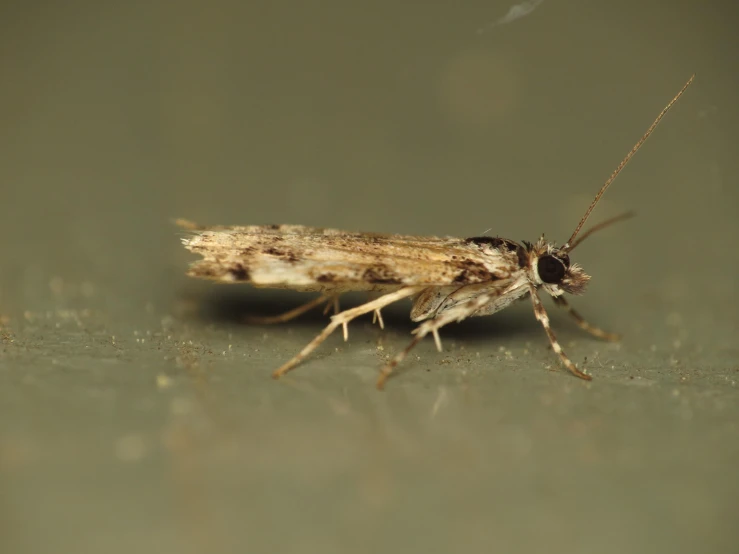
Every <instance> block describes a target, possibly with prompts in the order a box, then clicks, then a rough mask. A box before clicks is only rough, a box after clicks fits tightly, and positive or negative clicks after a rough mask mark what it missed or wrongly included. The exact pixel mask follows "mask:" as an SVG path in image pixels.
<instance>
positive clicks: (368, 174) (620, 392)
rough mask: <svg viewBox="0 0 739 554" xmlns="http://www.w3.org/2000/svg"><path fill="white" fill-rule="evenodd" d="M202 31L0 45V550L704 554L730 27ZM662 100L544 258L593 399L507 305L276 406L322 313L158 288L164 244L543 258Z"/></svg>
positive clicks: (47, 12)
mask: <svg viewBox="0 0 739 554" xmlns="http://www.w3.org/2000/svg"><path fill="white" fill-rule="evenodd" d="M200 4H201V3H197V2H193V3H184V2H183V3H180V4H179V8H178V9H176V10H175V9H173V8H172V7H168V6H165V5H157V4H148V3H141V4H136V3H119V5H118V6H106V5H104V4H100V3H93V2H90V3H88V4H85V3H83V2H65V3H55V4H54V3H48V5H47V6H46V7H38V6H36V7H33V8H32V7H31V5H30V4H25V5H24V4H20V3H17V5H10V4H5V5H4V7H3V13H2V14H1V15H0V21H2V23H1V26H2V29H1V30H0V48H1V50H0V52H1V53H2V55H1V56H0V75H2V86H0V106H1V109H2V118H1V121H2V124H1V125H0V191H1V192H2V195H1V196H0V198H1V202H0V236H2V263H1V264H0V314H1V315H2V340H3V342H2V350H0V525H2V528H1V529H0V541H2V543H1V545H0V550H2V552H3V553H5V552H8V553H10V552H13V553H15V552H75V553H79V552H110V553H116V552H131V551H135V552H158V553H164V552H236V551H254V552H270V551H271V552H286V551H296V552H297V551H300V552H321V553H331V552H377V551H391V552H392V551H395V552H421V551H426V552H442V551H446V552H450V551H454V552H475V551H478V552H513V551H535V552H543V551H548V552H568V553H577V552H698V551H700V552H736V548H737V546H736V545H737V542H738V539H739V531H737V519H738V517H737V513H739V501H738V500H737V498H739V484H738V483H737V472H736V468H737V463H738V462H739V430H738V428H737V421H739V409H738V403H737V401H738V400H739V395H738V393H737V380H739V363H738V362H737V353H738V349H737V343H736V339H737V321H738V319H737V315H736V314H737V310H736V307H737V290H736V274H737V271H738V270H739V266H738V264H737V254H736V252H737V250H736V239H737V237H738V236H739V233H738V231H739V224H737V219H736V208H737V202H738V201H739V194H738V193H737V185H736V182H737V175H738V174H739V162H738V161H737V160H738V158H737V156H736V151H737V131H736V129H737V128H739V117H738V114H739V112H738V111H737V106H736V98H737V96H738V94H737V93H738V92H739V91H738V88H739V87H737V73H736V54H735V52H736V51H739V40H738V39H737V35H736V31H735V30H736V21H737V14H736V11H737V10H736V8H733V7H728V6H731V3H729V2H719V1H713V2H698V1H697V0H696V1H687V0H686V1H684V2H666V1H665V2H651V3H643V2H636V1H622V2H619V3H613V2H596V3H593V2H587V1H585V0H579V1H575V2H554V1H552V2H543V3H541V4H540V5H539V6H538V7H537V8H536V10H534V11H533V12H532V13H531V14H529V15H528V16H526V17H523V18H521V19H518V20H516V21H514V22H512V23H511V24H508V25H501V26H497V27H494V28H492V29H491V30H489V31H488V32H487V33H485V34H482V35H478V34H476V33H475V30H476V29H477V28H479V27H482V26H484V25H485V24H486V23H487V22H490V21H493V20H495V19H496V18H498V17H501V16H503V15H504V14H505V13H506V11H507V10H508V8H509V7H510V6H509V4H507V3H490V2H467V3H462V4H453V3H445V2H436V3H434V4H428V3H425V4H419V5H418V6H411V3H405V5H403V3H398V2H384V1H383V2H374V3H372V4H371V6H373V7H363V8H356V7H350V5H355V4H356V3H347V2H339V1H336V2H331V3H328V2H327V3H322V4H321V6H320V7H318V6H316V5H310V6H309V4H310V3H299V2H286V3H280V4H278V3H273V4H267V3H266V2H265V3H263V4H264V5H271V6H272V7H269V8H267V7H259V8H257V7H253V8H243V7H237V6H238V3H234V5H229V4H226V3H222V2H221V3H219V2H215V3H211V4H209V7H205V4H203V5H200ZM368 5H369V4H368ZM421 6H422V7H421ZM693 72H696V73H697V78H696V82H695V84H694V85H693V87H692V88H691V89H690V90H689V91H688V93H687V94H686V96H685V97H684V98H683V100H682V101H681V102H680V103H679V104H678V105H677V106H676V108H675V110H674V112H672V113H670V114H669V116H668V118H667V119H666V120H665V121H664V123H663V125H662V126H661V127H660V128H659V129H658V131H657V132H656V133H655V135H654V136H653V137H652V139H650V141H649V142H648V144H647V145H646V146H645V148H644V150H643V151H642V152H640V153H639V155H638V156H637V157H636V159H635V160H634V161H633V163H632V164H631V165H630V166H629V167H628V169H627V170H626V171H625V172H624V174H623V175H622V176H621V177H620V178H619V180H618V181H617V183H616V185H615V186H614V188H613V189H612V190H611V191H609V193H608V195H607V196H606V198H605V200H604V201H603V203H602V205H601V206H600V207H599V209H598V210H597V212H596V214H595V216H594V221H598V220H601V219H603V218H605V217H607V216H609V215H614V214H616V213H618V212H620V211H623V210H624V209H629V208H635V209H636V210H637V211H638V216H639V217H637V218H636V219H634V220H632V221H630V222H628V223H624V224H621V225H619V226H618V227H615V228H613V229H611V230H609V231H606V232H603V233H602V234H600V235H599V236H597V237H595V238H593V239H591V240H589V241H588V242H587V243H586V244H584V245H583V246H582V247H581V248H580V249H578V251H577V252H576V254H577V255H576V256H575V259H576V260H577V261H579V262H580V263H582V264H583V265H584V267H585V268H586V270H587V271H588V272H589V273H591V274H592V275H593V281H592V286H591V287H590V290H589V293H588V294H587V295H586V296H585V297H584V298H579V299H575V300H574V304H575V305H576V306H577V307H578V308H579V309H580V310H581V311H582V312H583V313H584V314H585V315H586V316H587V317H588V318H589V319H591V320H592V321H594V322H595V323H598V324H601V325H602V326H604V327H606V328H608V329H613V330H618V331H620V332H623V334H624V336H625V339H624V341H623V342H622V344H620V345H609V344H604V343H601V342H598V341H596V340H593V339H591V338H590V337H588V336H586V335H584V334H582V333H581V332H579V331H578V330H577V329H576V328H575V327H574V326H573V325H572V324H571V322H570V321H568V320H567V319H566V318H565V317H563V314H559V313H555V312H554V308H553V307H550V308H549V309H550V313H552V314H553V315H552V317H553V322H554V326H555V328H556V329H557V330H558V332H559V334H560V337H561V338H562V341H563V344H564V345H565V347H566V350H567V351H568V352H569V353H570V355H571V356H572V357H573V358H574V359H575V360H576V361H578V362H581V361H582V360H583V358H585V357H587V359H588V365H589V367H590V369H591V371H592V373H593V374H594V375H595V380H594V381H593V382H592V383H591V384H588V383H584V382H581V381H578V380H577V379H574V378H572V377H571V376H569V375H568V374H566V373H565V372H564V371H563V370H562V369H561V368H559V367H558V366H557V364H556V360H555V359H554V357H553V354H552V352H551V350H549V349H548V348H547V344H546V339H545V337H544V334H543V332H542V331H541V329H540V328H539V327H538V325H537V323H536V322H535V321H534V319H533V316H532V314H531V310H530V306H529V305H528V304H525V303H522V304H520V305H518V306H516V307H513V308H511V309H509V310H506V311H505V312H504V313H502V314H498V315H496V316H494V317H491V318H485V319H480V320H478V321H474V322H467V323H465V324H462V325H458V326H454V328H449V329H448V330H445V332H444V333H443V337H445V346H446V348H447V350H446V352H445V353H443V354H438V353H436V352H435V350H434V348H433V344H431V342H432V341H427V342H426V343H424V344H422V345H421V346H420V347H419V348H418V349H417V351H416V352H415V355H414V356H411V359H409V360H408V363H406V364H405V365H404V366H403V370H402V372H401V373H400V374H399V375H398V377H397V378H395V379H393V380H392V381H391V382H390V383H389V386H388V390H387V391H386V392H385V393H378V392H376V391H375V390H374V388H373V386H372V383H373V381H374V379H375V377H376V370H377V368H378V367H379V365H380V364H381V362H382V358H383V356H385V355H387V354H389V353H392V352H395V351H397V349H399V348H401V347H402V346H403V345H404V344H405V343H406V341H407V340H408V338H409V335H408V333H409V331H410V330H411V329H412V327H411V325H410V323H409V322H408V321H407V313H408V306H407V305H403V306H398V307H397V308H396V310H395V311H392V310H391V311H390V312H389V313H388V315H387V316H386V323H387V324H388V329H387V330H386V331H385V332H384V333H381V332H379V330H378V329H377V328H375V327H372V326H371V325H370V323H369V321H365V320H363V321H360V322H358V323H357V324H355V325H352V327H351V337H350V342H349V343H347V344H344V343H342V342H341V339H340V337H338V336H337V337H333V338H332V339H331V340H330V341H329V342H328V343H327V344H326V345H325V347H324V348H322V349H321V350H320V351H319V352H317V354H316V355H315V356H314V357H313V358H312V359H311V360H310V361H309V363H306V364H305V365H304V366H302V367H300V368H299V369H298V370H297V371H296V372H294V373H293V374H291V376H290V378H289V379H285V380H284V381H282V382H274V381H272V380H271V379H270V378H269V372H270V370H272V369H273V368H274V367H276V366H277V365H278V364H279V363H281V362H282V361H284V360H286V359H287V358H288V357H289V356H291V355H292V354H293V353H294V352H295V351H296V350H297V349H299V348H300V347H301V346H302V345H303V344H304V343H305V342H306V341H307V340H309V339H310V338H311V337H312V336H313V335H314V334H315V333H316V332H317V331H318V330H319V329H320V328H321V325H322V321H323V320H322V318H321V317H320V314H316V315H315V316H312V317H307V318H305V319H302V320H300V321H297V322H295V323H294V324H289V325H285V326H280V327H270V328H266V327H251V326H247V325H243V324H239V323H238V316H239V315H240V314H243V313H249V312H253V313H274V312H277V311H279V309H281V308H287V307H290V306H293V305H295V304H296V303H297V302H299V301H301V300H303V299H304V297H300V296H298V295H293V294H289V293H288V294H281V293H268V292H267V293H260V292H259V291H254V290H249V289H247V288H226V287H213V286H210V285H208V284H207V283H193V282H188V281H187V280H186V279H185V278H184V277H183V272H184V269H185V267H186V264H187V261H188V260H189V259H191V258H190V257H189V256H188V255H187V253H186V252H184V251H183V250H182V249H181V247H180V245H179V242H178V231H177V230H175V229H174V228H173V227H172V226H171V225H170V223H169V218H171V217H187V218H191V219H195V220H197V221H202V222H204V223H276V222H294V223H304V224H309V225H329V226H335V227H346V228H350V229H362V230H372V231H383V232H402V233H425V234H448V235H459V236H469V235H479V234H481V233H482V232H484V231H485V230H486V229H488V228H490V229H491V233H492V234H500V235H503V236H508V237H510V238H513V239H529V240H533V239H536V238H537V237H538V235H539V234H540V233H541V232H542V231H546V232H547V234H548V236H550V237H554V238H557V239H558V240H560V241H563V240H565V239H566V237H567V235H568V234H569V233H570V232H571V230H572V228H573V226H574V225H575V223H576V220H577V218H578V217H579V216H580V215H581V213H582V212H583V210H584V209H585V207H586V205H587V204H588V202H589V201H590V198H591V197H592V195H593V194H594V193H595V192H596V190H597V188H598V186H599V185H600V183H601V182H602V181H603V179H604V178H605V177H606V176H607V175H608V174H609V173H610V171H611V170H612V169H613V168H614V167H615V165H616V164H617V163H618V161H619V160H620V159H621V157H622V156H623V155H624V154H625V152H626V151H627V150H628V149H629V148H630V147H631V145H632V144H633V142H634V141H635V140H636V138H638V136H640V134H641V133H642V132H643V130H644V129H645V128H646V127H647V125H648V124H649V122H651V121H652V119H653V118H654V116H655V115H656V114H657V113H658V112H659V110H660V109H661V108H662V106H663V105H664V104H665V103H666V102H667V101H668V100H669V99H670V98H671V97H672V95H673V94H674V93H675V92H676V91H677V90H678V89H679V88H680V86H681V85H682V84H683V83H684V82H685V80H686V79H687V78H688V77H689V75H690V74H691V73H693ZM355 300H356V299H355ZM547 306H551V303H550V302H547ZM378 346H381V347H382V350H380V349H379V348H378ZM548 369H549V370H548Z"/></svg>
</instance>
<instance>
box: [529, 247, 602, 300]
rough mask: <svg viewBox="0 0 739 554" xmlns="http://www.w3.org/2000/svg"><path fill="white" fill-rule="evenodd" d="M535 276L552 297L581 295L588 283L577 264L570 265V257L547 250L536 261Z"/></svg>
mask: <svg viewBox="0 0 739 554" xmlns="http://www.w3.org/2000/svg"><path fill="white" fill-rule="evenodd" d="M536 275H537V277H538V278H539V280H540V281H541V282H542V284H543V286H544V287H545V288H546V289H547V290H548V291H549V293H550V294H551V295H552V296H560V295H561V294H562V292H568V293H570V294H582V293H583V292H585V287H586V286H587V284H588V281H590V275H588V274H586V273H585V272H584V271H583V270H582V268H581V267H580V266H579V265H577V264H571V263H570V257H569V256H568V255H567V253H566V252H564V251H562V250H554V249H551V250H549V249H547V251H546V252H544V253H542V255H540V256H539V257H538V258H537V259H536Z"/></svg>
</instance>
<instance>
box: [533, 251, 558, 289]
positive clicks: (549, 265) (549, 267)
mask: <svg viewBox="0 0 739 554" xmlns="http://www.w3.org/2000/svg"><path fill="white" fill-rule="evenodd" d="M536 270H537V271H538V272H539V278H540V279H541V280H542V281H544V282H545V283H550V284H552V283H559V282H560V281H561V280H562V277H564V276H565V264H564V263H562V261H561V260H559V259H557V258H555V257H554V256H542V257H541V258H539V261H538V262H537V263H536Z"/></svg>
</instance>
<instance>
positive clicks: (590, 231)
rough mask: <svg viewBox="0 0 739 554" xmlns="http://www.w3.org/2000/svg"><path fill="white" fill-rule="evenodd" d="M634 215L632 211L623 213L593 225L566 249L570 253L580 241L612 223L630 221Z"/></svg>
mask: <svg viewBox="0 0 739 554" xmlns="http://www.w3.org/2000/svg"><path fill="white" fill-rule="evenodd" d="M635 215H636V214H635V213H634V212H632V211H628V212H625V213H622V214H620V215H617V216H614V217H612V218H610V219H606V220H605V221H601V222H600V223H598V225H595V226H593V227H591V228H590V229H588V230H587V231H585V232H584V233H583V234H582V235H580V236H579V237H578V238H577V240H575V241H574V242H573V243H572V244H570V247H569V249H568V252H572V251H573V250H574V249H575V248H577V245H578V244H580V243H581V242H582V241H584V240H585V239H586V238H588V237H589V236H590V235H592V234H593V233H595V232H596V231H600V230H601V229H605V228H606V227H609V226H611V225H613V224H614V223H618V222H619V221H624V220H626V219H631V218H632V217H634V216H635Z"/></svg>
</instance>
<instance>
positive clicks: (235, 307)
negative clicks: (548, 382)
mask: <svg viewBox="0 0 739 554" xmlns="http://www.w3.org/2000/svg"><path fill="white" fill-rule="evenodd" d="M235 289H236V287H211V288H210V289H209V290H207V291H204V292H201V293H197V294H195V296H194V297H191V299H192V300H194V301H195V302H196V303H197V305H198V311H197V317H198V318H199V319H202V320H205V321H208V322H213V323H221V324H230V325H251V326H263V327H267V326H269V327H283V326H286V325H290V326H303V327H314V328H316V330H317V331H318V330H319V329H320V328H322V327H323V326H324V325H326V324H327V323H328V318H329V315H328V314H324V309H323V307H318V308H314V309H312V310H309V311H308V312H306V313H304V314H302V315H300V316H299V317H296V318H294V319H291V320H290V321H288V322H283V323H277V324H259V323H250V322H248V321H247V320H248V318H249V317H250V316H251V317H264V316H275V315H278V314H281V313H284V312H287V311H288V310H292V309H294V308H296V307H298V306H301V305H302V304H305V303H306V302H309V301H310V300H311V299H312V298H315V296H317V295H316V294H306V293H297V292H293V291H275V290H256V289H248V288H246V289H245V288H241V287H239V288H238V290H235ZM366 301H367V295H366V294H364V295H363V294H361V293H347V294H344V295H342V296H341V309H347V308H351V307H354V306H358V305H360V304H362V303H363V302H366ZM516 304H523V305H520V306H518V307H516V306H515V304H514V306H512V307H510V308H508V309H506V310H504V311H503V312H502V313H498V314H494V315H492V316H484V317H472V318H468V319H466V320H464V321H462V322H460V323H454V324H450V325H447V326H445V327H444V328H443V330H442V334H443V336H444V338H448V339H451V340H475V339H478V338H479V339H481V340H482V339H486V338H490V337H491V336H494V337H507V338H511V339H513V338H516V339H518V340H522V339H526V340H531V339H532V338H541V336H542V335H543V333H542V330H541V326H540V325H539V324H538V323H537V321H536V320H535V319H534V317H533V313H532V310H531V307H530V305H526V303H521V302H517V303H516ZM410 308H411V304H410V302H408V301H401V302H399V303H397V304H392V305H390V306H387V307H385V308H383V310H382V316H383V320H384V323H385V330H386V331H393V332H395V333H398V334H400V335H403V334H405V335H410V333H411V331H413V329H415V328H416V327H417V326H418V323H414V322H413V321H411V320H410V316H409V314H410ZM331 313H333V312H331ZM371 321H372V316H371V315H365V316H362V317H360V318H358V319H357V320H356V321H355V322H353V325H357V324H360V325H361V324H363V323H366V324H370V323H371Z"/></svg>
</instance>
